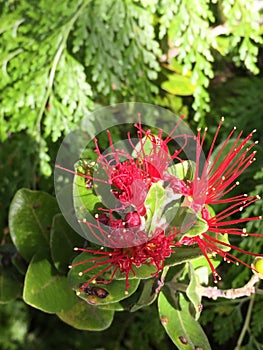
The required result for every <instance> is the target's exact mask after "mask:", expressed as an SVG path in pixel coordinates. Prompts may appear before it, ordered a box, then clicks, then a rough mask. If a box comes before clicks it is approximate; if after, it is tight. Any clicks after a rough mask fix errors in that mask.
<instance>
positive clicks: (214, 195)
mask: <svg viewBox="0 0 263 350" xmlns="http://www.w3.org/2000/svg"><path fill="white" fill-rule="evenodd" d="M223 121H224V118H222V119H221V121H220V123H219V125H218V128H217V130H216V133H215V136H214V139H213V141H212V144H211V146H210V149H209V152H208V155H207V156H206V159H205V164H204V166H203V168H202V169H201V164H200V163H201V155H202V152H203V145H204V141H205V137H206V132H207V129H205V131H204V134H203V137H201V131H200V130H198V133H197V149H196V171H195V176H194V180H193V182H192V189H191V194H192V196H193V200H194V202H196V203H198V202H200V199H201V200H202V202H201V203H204V202H205V203H206V204H221V203H233V202H239V201H240V200H241V199H242V195H241V196H234V197H230V198H224V197H225V195H226V194H228V193H229V192H230V191H231V190H232V189H233V188H235V187H236V186H237V185H238V184H239V182H236V179H237V178H238V177H239V176H240V174H242V173H243V172H244V171H245V170H246V169H247V167H249V166H250V165H251V164H252V163H253V162H254V161H255V154H256V151H251V150H252V149H253V147H254V146H255V145H256V144H257V143H258V141H255V142H251V138H252V136H253V134H254V132H255V131H256V130H253V131H252V132H251V133H250V134H249V135H248V136H247V137H245V138H244V139H242V138H241V137H242V131H241V132H240V133H239V134H238V135H237V136H236V137H235V138H232V136H233V134H234V132H235V130H236V128H235V127H234V128H233V130H232V131H231V132H230V134H229V135H228V137H227V138H226V140H225V141H224V143H223V144H222V146H221V148H220V151H219V152H218V153H217V154H216V155H214V154H213V151H214V148H215V143H216V140H217V137H218V134H219V131H220V128H221V126H222V123H223ZM232 140H233V143H231V141H232ZM213 156H214V158H213ZM200 173H201V175H200Z"/></svg>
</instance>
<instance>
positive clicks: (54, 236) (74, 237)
mask: <svg viewBox="0 0 263 350" xmlns="http://www.w3.org/2000/svg"><path fill="white" fill-rule="evenodd" d="M62 242H63V246H62V245H61V243H62ZM82 244H83V238H82V237H81V236H80V235H78V234H77V233H76V232H75V231H74V230H73V229H72V228H71V227H70V226H69V225H68V223H67V221H66V220H65V219H64V217H63V215H62V214H57V215H56V216H55V217H54V219H53V223H52V227H51V235H50V248H51V257H52V259H53V262H54V265H55V267H56V269H57V270H58V271H59V272H62V273H66V272H67V271H68V265H69V264H70V262H71V261H72V259H73V258H74V256H76V253H75V252H74V250H73V248H74V247H79V246H82Z"/></svg>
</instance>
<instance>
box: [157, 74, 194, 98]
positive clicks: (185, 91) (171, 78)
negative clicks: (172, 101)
mask: <svg viewBox="0 0 263 350" xmlns="http://www.w3.org/2000/svg"><path fill="white" fill-rule="evenodd" d="M161 87H162V88H163V89H164V90H165V91H167V92H169V93H170V94H173V95H179V96H191V95H193V93H194V91H195V88H196V86H195V85H193V84H192V83H191V78H190V77H187V76H184V75H181V74H176V73H174V74H169V75H168V80H167V81H164V82H163V83H162V84H161Z"/></svg>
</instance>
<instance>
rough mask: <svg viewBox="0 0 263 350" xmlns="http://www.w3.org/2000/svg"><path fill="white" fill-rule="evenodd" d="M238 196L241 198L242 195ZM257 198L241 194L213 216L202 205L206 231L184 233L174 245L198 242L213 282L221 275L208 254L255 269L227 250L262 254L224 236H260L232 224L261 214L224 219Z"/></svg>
mask: <svg viewBox="0 0 263 350" xmlns="http://www.w3.org/2000/svg"><path fill="white" fill-rule="evenodd" d="M239 197H240V198H241V197H242V196H239ZM258 199H260V197H259V196H250V197H248V196H246V195H243V198H242V199H240V200H239V202H238V201H236V202H235V203H234V204H232V205H231V206H229V207H228V208H226V209H224V210H223V211H221V212H219V213H218V214H216V215H214V216H210V212H209V210H208V208H207V206H204V207H203V208H202V211H201V214H202V218H203V219H204V220H205V221H206V223H207V231H206V232H202V233H201V234H199V235H197V236H193V237H192V236H187V234H186V236H184V237H183V238H182V239H181V240H180V241H179V242H178V243H177V244H176V245H177V246H181V245H193V244H198V246H199V248H200V249H201V251H202V253H203V254H204V256H205V258H206V260H207V261H208V263H209V266H210V268H211V271H212V274H213V277H214V281H215V282H217V280H220V279H221V277H220V276H219V275H218V273H217V272H216V269H215V268H214V266H213V264H212V261H211V258H210V257H209V255H211V256H212V257H213V258H215V257H216V256H217V255H219V256H221V257H223V259H224V261H226V262H229V263H234V264H236V265H239V263H241V264H243V265H245V266H246V267H248V268H250V269H253V270H255V269H254V268H253V267H251V266H250V265H248V264H247V263H245V262H244V261H242V260H241V259H239V258H238V257H236V256H234V255H233V254H232V253H230V252H229V251H230V250H231V249H234V250H236V251H238V252H241V253H243V254H246V255H251V256H255V257H258V256H263V254H255V253H253V252H248V251H245V250H243V249H241V248H239V247H237V246H234V245H232V244H230V243H229V242H228V239H224V236H226V237H227V236H231V235H238V236H241V237H247V236H251V237H261V238H262V234H255V233H248V232H247V231H246V229H245V228H240V227H233V226H234V225H239V224H241V223H244V222H248V221H253V220H262V217H261V216H257V217H250V218H240V219H230V220H226V219H227V218H229V217H231V216H232V215H235V214H236V213H238V212H240V211H242V210H243V209H244V208H245V207H247V206H248V205H250V204H252V203H254V202H255V201H256V200H258ZM255 271H256V270H255Z"/></svg>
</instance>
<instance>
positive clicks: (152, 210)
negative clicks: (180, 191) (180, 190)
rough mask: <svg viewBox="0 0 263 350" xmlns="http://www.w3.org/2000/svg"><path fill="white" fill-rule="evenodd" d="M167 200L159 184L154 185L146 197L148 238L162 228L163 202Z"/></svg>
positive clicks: (146, 229)
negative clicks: (159, 227)
mask: <svg viewBox="0 0 263 350" xmlns="http://www.w3.org/2000/svg"><path fill="white" fill-rule="evenodd" d="M164 199H165V190H164V188H163V187H162V185H161V184H159V183H158V182H156V183H153V184H152V185H151V188H150V190H149V192H148V194H147V196H146V199H145V202H144V205H145V207H146V215H147V220H146V226H145V231H146V232H147V233H148V236H151V235H152V233H154V232H155V230H156V228H157V227H158V226H160V223H161V219H162V215H161V214H162V212H163V209H164V208H163V202H164Z"/></svg>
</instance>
